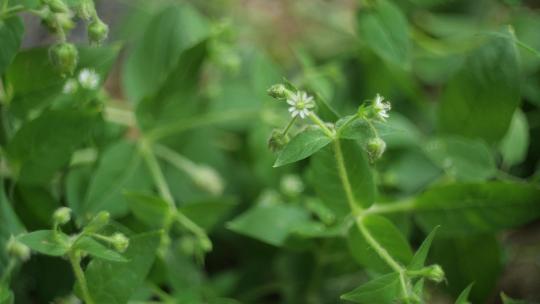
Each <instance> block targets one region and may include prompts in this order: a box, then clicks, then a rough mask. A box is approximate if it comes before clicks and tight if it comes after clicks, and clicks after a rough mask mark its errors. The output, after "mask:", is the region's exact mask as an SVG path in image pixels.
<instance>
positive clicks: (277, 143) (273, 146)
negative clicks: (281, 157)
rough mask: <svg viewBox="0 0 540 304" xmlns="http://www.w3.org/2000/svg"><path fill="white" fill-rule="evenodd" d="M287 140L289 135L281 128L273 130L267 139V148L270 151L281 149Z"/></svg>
mask: <svg viewBox="0 0 540 304" xmlns="http://www.w3.org/2000/svg"><path fill="white" fill-rule="evenodd" d="M288 142H289V136H287V134H285V135H284V134H283V132H282V131H281V130H274V131H272V135H271V136H270V138H269V139H268V148H270V150H271V151H272V152H277V151H280V150H281V149H283V147H285V145H286V144H287V143H288Z"/></svg>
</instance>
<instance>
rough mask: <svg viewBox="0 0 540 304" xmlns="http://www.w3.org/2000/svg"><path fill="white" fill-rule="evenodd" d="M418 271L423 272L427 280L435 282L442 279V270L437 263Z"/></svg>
mask: <svg viewBox="0 0 540 304" xmlns="http://www.w3.org/2000/svg"><path fill="white" fill-rule="evenodd" d="M420 271H421V272H423V276H424V277H425V278H427V279H428V280H431V281H434V282H436V283H440V282H442V281H443V280H444V270H443V269H442V267H441V266H439V265H437V264H435V265H430V266H427V267H424V268H423V269H421V270H420Z"/></svg>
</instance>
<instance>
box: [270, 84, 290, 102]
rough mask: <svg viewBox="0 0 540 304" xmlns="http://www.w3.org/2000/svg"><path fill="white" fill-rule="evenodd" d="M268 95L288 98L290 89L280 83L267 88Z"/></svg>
mask: <svg viewBox="0 0 540 304" xmlns="http://www.w3.org/2000/svg"><path fill="white" fill-rule="evenodd" d="M267 93H268V95H270V97H273V98H276V99H287V97H288V96H289V93H290V92H289V90H288V89H287V88H286V87H285V85H283V84H281V83H279V84H275V85H273V86H271V87H270V88H269V89H268V90H267Z"/></svg>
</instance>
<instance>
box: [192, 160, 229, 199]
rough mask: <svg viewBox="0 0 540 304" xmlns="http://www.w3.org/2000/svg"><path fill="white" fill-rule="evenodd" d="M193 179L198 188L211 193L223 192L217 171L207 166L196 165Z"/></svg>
mask: <svg viewBox="0 0 540 304" xmlns="http://www.w3.org/2000/svg"><path fill="white" fill-rule="evenodd" d="M192 177H193V181H194V183H195V185H197V186H198V187H199V188H201V189H203V190H206V191H207V192H209V193H210V194H212V195H220V194H221V193H223V188H225V186H224V184H223V180H222V179H221V176H220V175H219V173H218V172H217V171H216V170H214V169H213V168H211V167H208V166H198V167H197V168H196V169H195V170H194V172H193V176H192Z"/></svg>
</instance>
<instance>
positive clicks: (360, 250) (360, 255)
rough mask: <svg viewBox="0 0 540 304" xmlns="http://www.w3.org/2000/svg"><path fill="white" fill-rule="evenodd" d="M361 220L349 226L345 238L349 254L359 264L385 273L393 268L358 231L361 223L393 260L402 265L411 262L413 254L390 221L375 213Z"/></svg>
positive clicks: (405, 240)
mask: <svg viewBox="0 0 540 304" xmlns="http://www.w3.org/2000/svg"><path fill="white" fill-rule="evenodd" d="M361 221H362V223H363V224H359V223H357V224H356V225H353V226H351V228H350V230H349V236H348V238H347V241H348V244H349V249H350V251H351V254H352V255H353V257H354V258H355V259H356V261H357V262H358V263H359V264H360V265H362V266H364V267H366V268H368V269H373V270H375V271H377V272H380V273H386V272H389V271H392V270H393V269H391V268H390V267H389V266H388V264H387V263H386V262H385V261H384V260H383V259H382V258H381V257H380V256H379V254H378V253H377V252H376V251H375V250H374V249H373V246H372V245H371V244H370V242H369V241H368V238H366V236H365V235H364V233H362V232H361V231H360V229H359V228H360V227H359V225H363V227H365V230H366V231H367V233H369V234H370V235H371V237H372V238H373V239H374V240H375V241H376V242H377V243H379V245H380V246H381V247H382V248H384V249H385V250H386V251H387V253H388V254H389V255H390V256H391V257H392V258H393V259H394V260H396V261H397V262H399V263H401V264H403V265H407V264H409V263H410V262H411V259H412V257H413V254H412V250H411V248H410V246H409V243H408V242H407V239H405V237H404V236H403V234H402V233H401V232H400V231H399V230H398V228H397V227H396V226H394V224H392V222H390V221H389V220H387V219H386V218H384V217H381V216H376V215H375V216H373V215H372V216H367V217H364V218H362V219H361Z"/></svg>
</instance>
